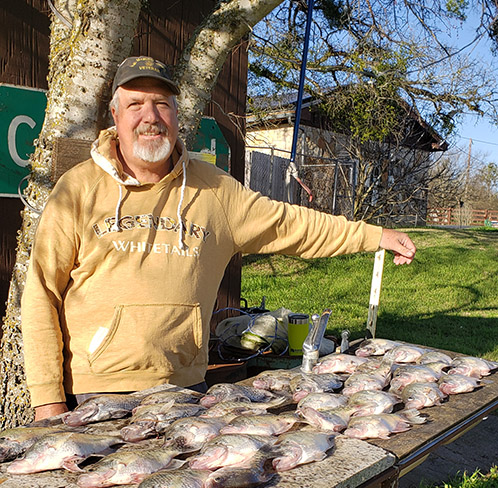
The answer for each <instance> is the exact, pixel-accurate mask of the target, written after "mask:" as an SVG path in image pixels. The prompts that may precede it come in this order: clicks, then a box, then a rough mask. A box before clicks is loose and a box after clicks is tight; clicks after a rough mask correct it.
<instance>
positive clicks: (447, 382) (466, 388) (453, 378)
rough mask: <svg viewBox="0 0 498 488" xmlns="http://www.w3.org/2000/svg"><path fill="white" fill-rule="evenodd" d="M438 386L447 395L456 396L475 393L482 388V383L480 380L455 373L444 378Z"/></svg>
mask: <svg viewBox="0 0 498 488" xmlns="http://www.w3.org/2000/svg"><path fill="white" fill-rule="evenodd" d="M438 384H439V389H440V390H441V391H442V392H443V393H445V394H446V395H456V394H458V393H468V392H470V391H474V390H475V389H476V388H479V386H481V381H480V380H479V378H474V377H472V376H465V375H463V374H457V373H453V374H451V375H449V374H446V375H444V376H442V377H441V379H440V380H439V381H438Z"/></svg>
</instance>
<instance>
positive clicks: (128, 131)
mask: <svg viewBox="0 0 498 488" xmlns="http://www.w3.org/2000/svg"><path fill="white" fill-rule="evenodd" d="M118 97H119V101H118V107H117V109H115V108H112V116H113V118H114V122H115V124H116V129H117V132H118V137H119V148H120V151H121V154H122V155H123V157H124V159H125V162H126V163H127V164H128V165H130V166H133V165H134V164H136V163H137V162H138V163H139V164H140V163H141V162H143V161H145V162H146V163H152V164H154V163H157V164H160V163H164V162H166V161H167V160H168V158H169V157H170V156H171V153H172V152H173V149H174V147H175V143H176V139H177V137H178V110H177V107H176V103H175V99H174V97H173V95H172V93H171V92H170V91H169V90H168V88H167V86H165V85H164V83H162V82H161V81H159V80H155V79H154V78H138V79H135V80H132V81H130V82H128V83H126V84H125V85H123V86H121V87H119V88H118ZM142 164H143V163H142Z"/></svg>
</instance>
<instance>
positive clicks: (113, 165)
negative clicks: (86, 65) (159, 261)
mask: <svg viewBox="0 0 498 488" xmlns="http://www.w3.org/2000/svg"><path fill="white" fill-rule="evenodd" d="M117 141H118V135H117V132H116V127H115V126H113V127H110V128H109V129H105V130H103V131H101V132H100V134H99V137H98V139H96V140H95V141H94V142H93V144H92V149H91V151H90V154H91V156H92V159H93V161H94V163H95V164H96V165H97V166H99V167H100V168H101V169H102V170H103V171H105V172H106V173H107V174H108V175H109V176H111V178H112V179H113V180H114V181H115V182H116V184H117V185H118V189H119V198H118V202H117V204H116V216H115V221H114V226H113V230H114V231H116V232H120V228H119V225H118V222H119V212H120V209H121V203H122V201H123V188H124V187H126V186H142V185H148V184H149V183H141V182H140V181H139V180H137V179H136V178H134V177H133V176H130V175H129V174H128V173H126V172H125V171H124V169H123V165H122V164H121V162H120V161H119V157H118V150H117V146H118V143H117ZM175 147H176V150H177V151H178V152H179V153H180V157H179V158H178V161H177V162H176V163H175V166H174V167H173V169H172V170H171V172H170V173H169V174H168V175H167V176H170V177H171V178H172V179H175V178H177V177H179V176H180V175H183V181H182V188H181V195H180V201H179V202H178V211H177V215H178V221H179V222H181V221H182V218H181V210H182V205H183V200H184V197H185V187H186V185H187V165H188V162H189V156H188V151H187V150H186V148H185V145H184V144H183V142H182V141H181V140H180V139H177V141H176V146H175ZM167 176H166V177H167ZM179 246H180V249H184V247H185V246H184V244H183V225H182V226H180V233H179Z"/></svg>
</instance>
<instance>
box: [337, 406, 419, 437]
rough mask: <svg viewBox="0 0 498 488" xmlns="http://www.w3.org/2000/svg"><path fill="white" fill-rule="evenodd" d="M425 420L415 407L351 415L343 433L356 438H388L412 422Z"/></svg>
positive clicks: (405, 429)
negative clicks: (357, 415)
mask: <svg viewBox="0 0 498 488" xmlns="http://www.w3.org/2000/svg"><path fill="white" fill-rule="evenodd" d="M425 421H426V419H425V418H423V417H421V416H420V415H419V412H418V410H415V409H412V410H403V411H401V412H398V413H381V414H377V415H366V416H364V417H352V418H351V420H350V421H349V424H348V428H347V429H346V430H345V431H344V432H343V434H344V435H345V436H347V437H354V438H356V439H388V438H389V436H390V435H391V434H397V433H399V432H405V431H407V430H410V428H411V426H412V425H413V424H423V423H425Z"/></svg>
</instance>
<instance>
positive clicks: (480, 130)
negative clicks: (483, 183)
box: [453, 12, 498, 165]
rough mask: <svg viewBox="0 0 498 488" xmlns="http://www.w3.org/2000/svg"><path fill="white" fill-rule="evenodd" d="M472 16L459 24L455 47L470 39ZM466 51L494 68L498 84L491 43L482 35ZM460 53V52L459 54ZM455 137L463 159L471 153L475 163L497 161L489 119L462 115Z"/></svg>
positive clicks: (495, 131) (496, 138)
mask: <svg viewBox="0 0 498 488" xmlns="http://www.w3.org/2000/svg"><path fill="white" fill-rule="evenodd" d="M475 21H476V20H475V18H473V15H472V12H470V15H469V18H468V22H466V24H465V25H464V26H463V29H462V31H461V32H459V33H458V34H457V35H455V36H454V37H455V38H454V39H453V40H454V42H455V43H456V44H457V45H459V46H465V45H467V44H468V43H469V42H470V41H471V40H472V39H474V37H475V35H476V32H475V28H474V27H473V25H475ZM466 51H468V53H469V54H470V55H471V56H474V57H476V58H477V59H479V60H481V61H484V62H486V63H488V64H489V65H490V67H491V69H494V70H496V71H497V75H496V82H497V84H498V55H497V56H493V55H492V54H491V42H490V40H489V39H488V37H487V36H484V37H483V38H482V39H481V40H480V41H479V42H478V43H476V44H475V45H473V46H472V47H469V48H468V49H467V50H466ZM462 54H464V53H462ZM457 133H458V136H457V137H455V139H454V142H455V144H456V146H457V148H458V151H459V152H461V153H462V155H463V157H464V158H465V160H467V158H468V155H469V150H470V154H471V161H473V162H474V163H475V165H478V164H479V163H480V162H485V163H489V162H495V163H497V164H498V127H497V126H496V125H493V124H492V122H491V121H489V120H487V119H483V118H480V117H476V116H470V115H469V116H465V117H464V118H463V120H462V122H461V123H460V124H459V126H458V127H457Z"/></svg>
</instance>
